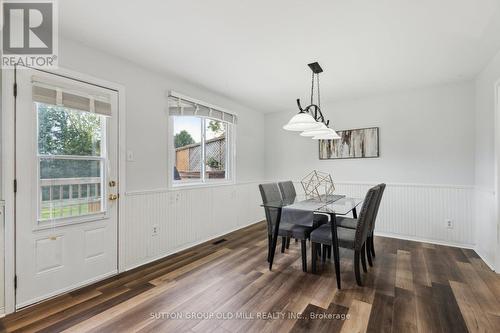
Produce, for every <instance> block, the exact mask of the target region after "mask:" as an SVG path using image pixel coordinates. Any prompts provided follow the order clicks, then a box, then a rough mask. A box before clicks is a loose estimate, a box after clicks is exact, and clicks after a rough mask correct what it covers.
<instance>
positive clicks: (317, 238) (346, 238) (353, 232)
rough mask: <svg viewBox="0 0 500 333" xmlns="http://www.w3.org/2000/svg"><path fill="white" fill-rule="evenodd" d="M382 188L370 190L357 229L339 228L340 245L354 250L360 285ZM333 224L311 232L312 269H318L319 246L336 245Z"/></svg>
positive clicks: (355, 267) (355, 272)
mask: <svg viewBox="0 0 500 333" xmlns="http://www.w3.org/2000/svg"><path fill="white" fill-rule="evenodd" d="M379 190H380V188H379V187H378V186H375V187H372V188H371V189H370V190H368V193H367V194H366V196H365V199H364V201H363V208H361V213H360V214H359V218H358V223H357V225H356V229H348V228H337V239H338V245H339V247H343V248H347V249H352V250H354V274H355V276H356V282H357V284H358V285H359V286H362V285H363V282H362V278H361V272H360V270H359V264H360V259H361V264H362V265H363V270H364V271H365V272H366V261H365V255H364V252H365V247H366V240H367V238H368V233H369V232H370V220H371V218H372V216H373V214H374V212H375V208H376V207H375V206H376V202H377V194H378V191H379ZM333 228H334V227H333V225H332V224H331V223H329V224H325V225H322V226H321V227H319V228H317V229H315V230H314V231H313V232H312V233H311V236H310V237H311V249H312V256H311V260H312V271H313V273H314V272H315V271H316V257H317V251H318V247H320V246H321V244H323V245H330V246H334V245H335V244H333V242H332V240H333V233H334V230H333Z"/></svg>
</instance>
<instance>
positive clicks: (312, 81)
mask: <svg viewBox="0 0 500 333" xmlns="http://www.w3.org/2000/svg"><path fill="white" fill-rule="evenodd" d="M313 96H314V72H313V73H312V78H311V104H313Z"/></svg>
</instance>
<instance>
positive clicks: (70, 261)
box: [16, 68, 118, 308]
mask: <svg viewBox="0 0 500 333" xmlns="http://www.w3.org/2000/svg"><path fill="white" fill-rule="evenodd" d="M16 74H17V75H16V76H17V78H16V82H17V97H16V180H17V191H16V279H17V289H16V307H17V308H20V307H24V306H26V305H29V304H32V303H35V302H38V301H40V300H43V299H46V298H48V297H51V296H54V295H57V294H60V293H63V292H65V291H68V290H71V289H74V288H77V287H80V286H82V285H85V284H88V283H91V282H93V281H97V280H100V279H103V278H104V277H107V276H109V275H112V274H115V273H116V272H117V267H118V262H117V261H118V260H117V252H118V251H117V238H118V237H117V231H118V230H117V229H118V228H117V216H118V214H117V212H118V209H117V208H118V201H117V199H118V195H117V193H118V188H117V184H118V180H117V175H118V173H117V138H118V134H117V133H118V128H117V127H118V125H117V124H118V121H117V118H118V116H117V95H118V94H117V92H116V91H113V90H109V89H105V88H102V87H98V86H95V85H92V84H88V83H82V82H80V81H76V80H72V79H68V78H66V77H62V76H58V75H54V74H48V73H46V72H42V71H37V70H33V69H26V68H22V69H17V71H16Z"/></svg>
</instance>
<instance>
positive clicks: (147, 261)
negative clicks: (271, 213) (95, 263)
mask: <svg viewBox="0 0 500 333" xmlns="http://www.w3.org/2000/svg"><path fill="white" fill-rule="evenodd" d="M260 222H262V220H259V221H256V222H251V223H249V224H247V225H244V226H239V227H236V228H233V229H230V230H228V231H224V232H223V233H220V234H217V235H212V236H209V237H208V238H206V239H203V240H200V241H197V242H193V243H189V244H187V245H183V246H181V247H178V248H176V249H173V250H172V251H169V252H167V253H163V254H161V255H159V256H156V257H153V258H148V259H147V260H145V261H143V262H141V263H138V264H134V265H132V266H129V267H125V268H123V269H122V270H121V271H120V273H123V272H127V271H130V270H132V269H134V268H137V267H141V266H144V265H147V264H149V263H152V262H155V261H157V260H161V259H163V258H166V257H168V256H171V255H173V254H175V253H178V252H181V251H184V250H187V249H190V248H192V247H195V246H197V245H200V244H203V243H206V242H209V241H211V240H214V239H216V238H219V237H222V236H224V235H227V234H230V233H232V232H235V231H238V230H240V229H244V228H247V227H249V226H251V225H254V224H257V223H260Z"/></svg>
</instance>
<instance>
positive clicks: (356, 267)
mask: <svg viewBox="0 0 500 333" xmlns="http://www.w3.org/2000/svg"><path fill="white" fill-rule="evenodd" d="M354 275H355V276H356V283H357V284H358V286H361V287H362V286H363V281H362V280H361V272H360V271H359V251H354Z"/></svg>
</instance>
